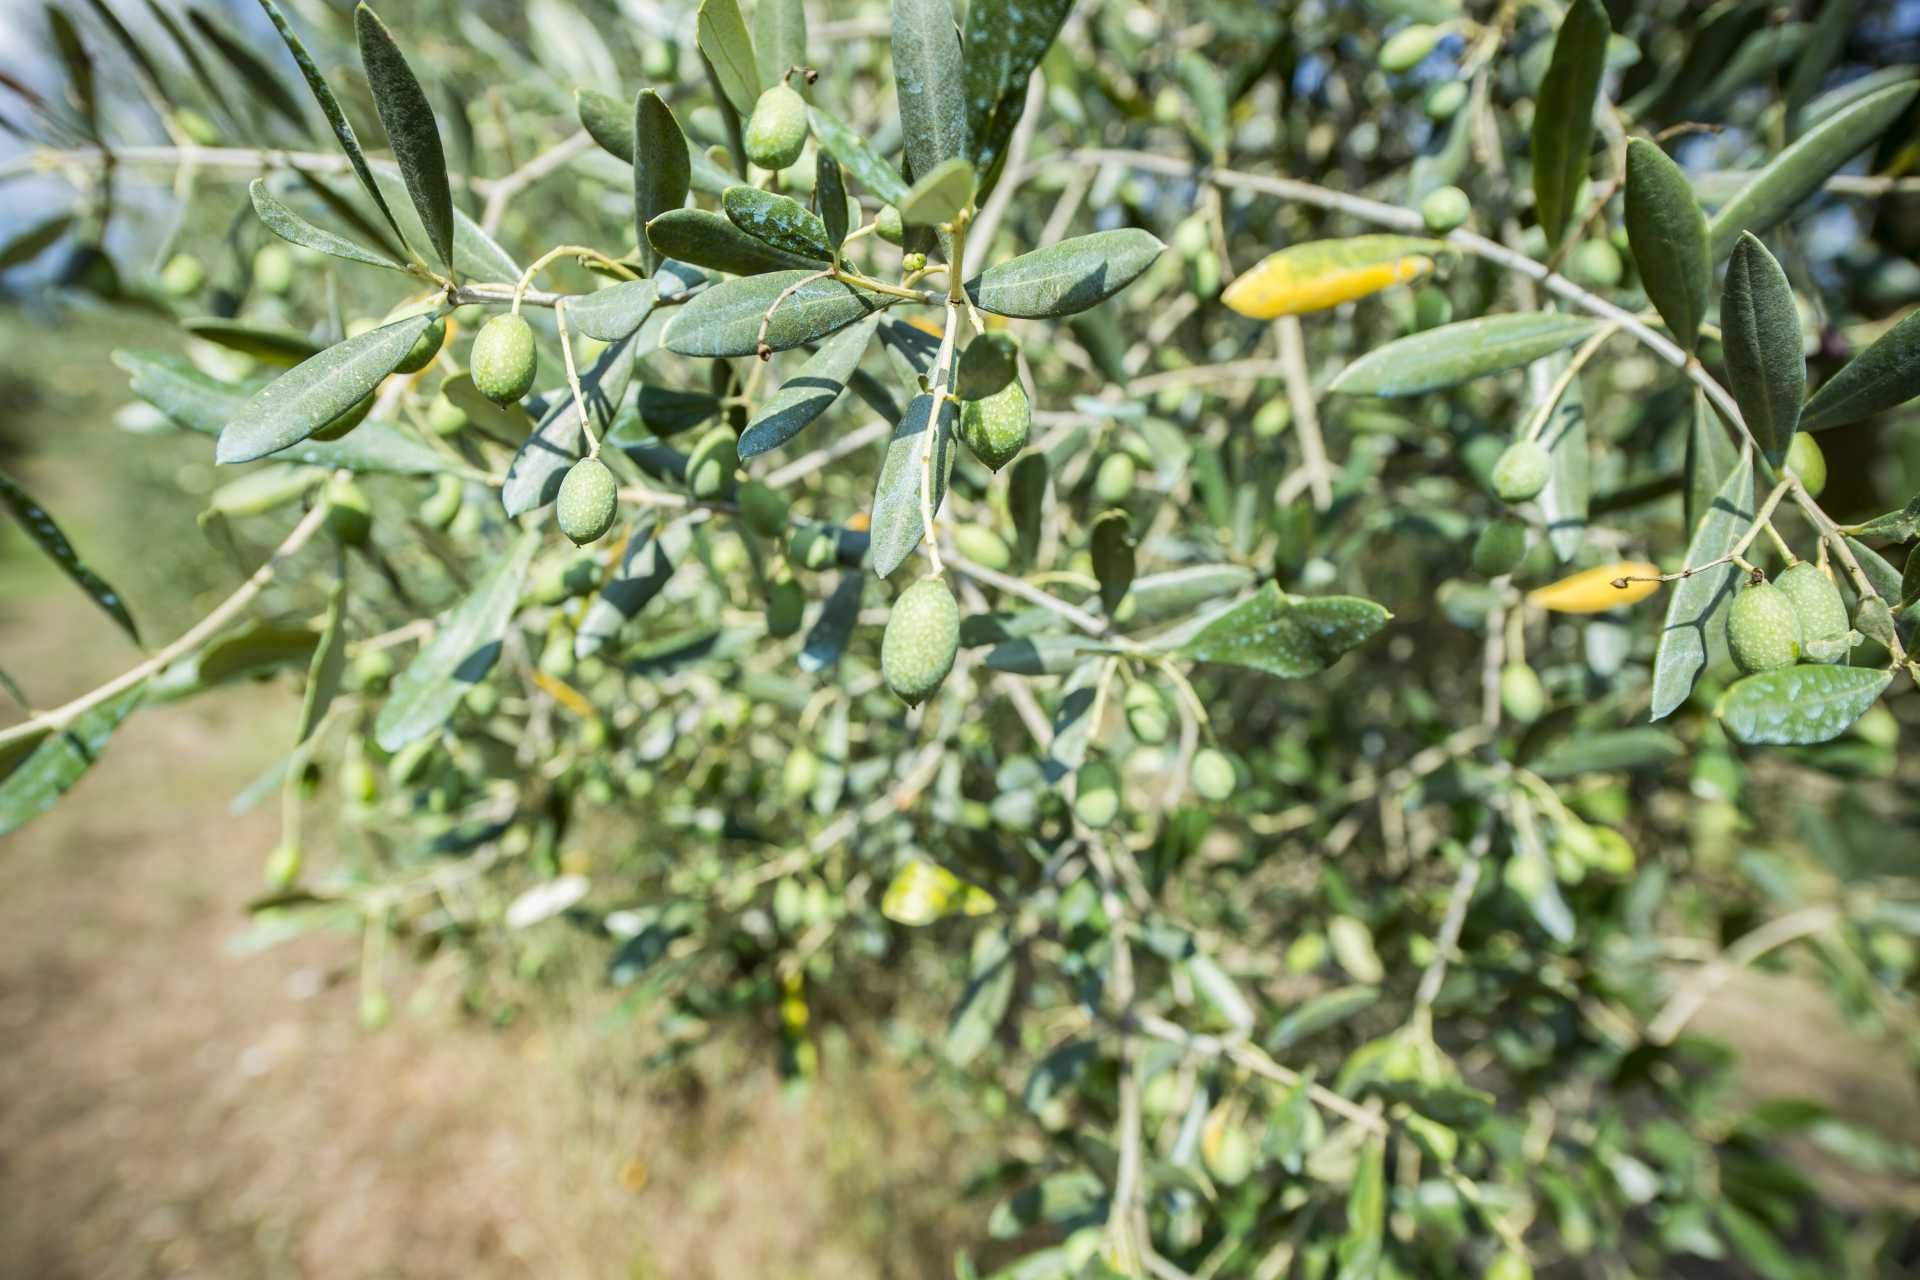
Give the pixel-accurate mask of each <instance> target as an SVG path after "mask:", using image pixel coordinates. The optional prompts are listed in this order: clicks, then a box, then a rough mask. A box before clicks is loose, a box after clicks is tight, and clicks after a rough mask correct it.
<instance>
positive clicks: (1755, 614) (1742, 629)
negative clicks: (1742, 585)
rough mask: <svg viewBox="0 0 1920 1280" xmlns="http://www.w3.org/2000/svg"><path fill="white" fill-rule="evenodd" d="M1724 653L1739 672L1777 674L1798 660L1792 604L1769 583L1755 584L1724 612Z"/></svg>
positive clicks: (1797, 628) (1797, 625)
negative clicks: (1725, 651)
mask: <svg viewBox="0 0 1920 1280" xmlns="http://www.w3.org/2000/svg"><path fill="white" fill-rule="evenodd" d="M1727 649H1728V651H1729V652H1731V653H1732V654H1733V660H1734V661H1735V662H1736V663H1738V664H1739V666H1740V669H1741V670H1742V671H1748V672H1756V671H1777V670H1779V669H1780V668H1781V667H1790V666H1792V665H1793V664H1794V662H1795V661H1797V660H1798V659H1799V657H1800V620H1799V618H1798V617H1797V616H1796V615H1795V613H1794V609H1793V600H1792V599H1791V598H1790V597H1789V596H1788V595H1787V594H1786V593H1785V592H1784V591H1782V590H1780V588H1778V587H1776V586H1774V585H1773V584H1772V583H1768V582H1759V583H1755V584H1754V585H1752V586H1750V587H1748V588H1747V589H1746V590H1744V591H1742V592H1741V593H1740V594H1739V595H1737V596H1735V597H1734V598H1733V603H1732V604H1731V605H1730V606H1728V608H1727Z"/></svg>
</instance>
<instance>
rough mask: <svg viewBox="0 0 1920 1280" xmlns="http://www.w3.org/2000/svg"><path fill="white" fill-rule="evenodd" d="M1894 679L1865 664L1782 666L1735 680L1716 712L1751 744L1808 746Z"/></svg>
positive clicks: (1842, 727) (1846, 722) (1857, 713)
mask: <svg viewBox="0 0 1920 1280" xmlns="http://www.w3.org/2000/svg"><path fill="white" fill-rule="evenodd" d="M1892 682H1893V673H1892V672H1891V671H1877V670H1874V669H1872V668H1868V667H1829V666H1821V665H1817V664H1802V665H1800V666H1796V667H1783V668H1782V669H1780V670H1778V671H1764V672H1761V673H1760V674H1759V675H1753V676H1747V677H1745V678H1744V679H1741V680H1737V681H1735V682H1734V683H1733V685H1732V686H1731V687H1730V688H1728V690H1727V692H1726V694H1725V695H1724V696H1723V697H1722V698H1721V699H1720V706H1719V708H1718V709H1717V710H1716V712H1715V714H1716V715H1718V716H1719V717H1720V722H1721V723H1722V724H1724V725H1725V726H1726V727H1727V732H1729V733H1731V734H1732V735H1733V736H1734V737H1735V738H1738V739H1739V740H1740V741H1741V742H1744V743H1746V744H1747V745H1749V746H1762V745H1793V746H1808V745H1811V744H1813V743H1816V742H1829V741H1832V740H1833V739H1834V738H1837V737H1839V736H1840V735H1841V734H1843V733H1845V732H1846V731H1847V729H1848V727H1849V726H1850V725H1852V724H1853V722H1854V721H1855V720H1858V719H1859V718H1860V717H1861V716H1863V715H1865V714H1866V711H1867V708H1869V707H1871V706H1872V705H1873V704H1874V703H1875V702H1877V701H1878V700H1879V698H1880V695H1881V694H1882V693H1885V692H1886V689H1887V686H1888V685H1889V684H1891V683H1892Z"/></svg>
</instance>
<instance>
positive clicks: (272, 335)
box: [180, 316, 321, 369]
mask: <svg viewBox="0 0 1920 1280" xmlns="http://www.w3.org/2000/svg"><path fill="white" fill-rule="evenodd" d="M180 327H181V328H182V329H184V330H186V331H187V332H188V333H190V334H192V335H193V336H194V337H196V338H198V339H200V340H201V341H202V342H211V343H213V344H214V345H215V346H220V347H225V348H226V349H227V350H229V351H238V352H239V353H240V354H242V355H245V356H251V357H252V358H253V359H255V360H258V361H260V362H261V363H262V364H271V365H278V366H280V367H281V368H283V369H284V368H291V367H292V366H294V365H296V364H299V363H300V362H301V361H302V360H305V359H307V358H308V357H310V356H314V355H318V354H319V353H320V350H321V348H320V344H318V343H316V342H315V341H314V340H313V339H311V338H309V337H307V335H306V334H304V333H295V332H293V331H292V330H290V329H269V328H266V327H265V326H263V325H253V324H246V323H244V322H242V321H239V320H227V319H224V318H222V317H220V316H193V317H190V318H188V319H185V320H182V321H181V322H180Z"/></svg>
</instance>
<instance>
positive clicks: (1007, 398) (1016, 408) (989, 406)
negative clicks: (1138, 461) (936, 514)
mask: <svg viewBox="0 0 1920 1280" xmlns="http://www.w3.org/2000/svg"><path fill="white" fill-rule="evenodd" d="M1032 429H1033V409H1032V407H1031V406H1030V405H1028V403H1027V392H1026V389H1025V388H1024V387H1022V386H1021V385H1020V380H1019V379H1018V378H1015V379H1014V380H1013V381H1011V382H1008V383H1007V384H1006V385H1005V386H1003V387H1001V388H1000V389H999V390H998V391H996V392H994V393H993V394H992V395H990V396H988V397H986V398H985V399H983V400H962V401H961V402H960V439H961V440H962V442H964V443H965V444H966V446H967V448H968V449H970V450H972V451H973V456H974V457H976V458H978V459H980V461H981V462H984V463H985V464H986V465H987V467H988V468H989V469H990V470H993V471H998V470H999V469H1000V468H1002V467H1004V466H1006V465H1007V464H1008V463H1009V462H1012V461H1013V460H1014V459H1015V458H1016V457H1018V456H1019V454H1020V451H1021V450H1022V449H1024V448H1026V447H1027V439H1028V436H1029V435H1030V434H1031V432H1032ZM1115 460H1125V461H1126V462H1127V463H1128V465H1129V467H1131V465H1132V459H1130V458H1127V457H1126V455H1125V454H1116V455H1114V457H1113V458H1109V459H1108V460H1107V461H1108V462H1113V461H1115ZM1100 474H1101V475H1102V476H1103V477H1104V476H1105V475H1106V468H1105V466H1104V465H1103V466H1102V467H1101V470H1100ZM1132 488H1133V477H1132V475H1131V474H1129V475H1128V477H1127V483H1126V485H1125V489H1126V490H1128V491H1131V490H1132ZM1123 496H1124V495H1123ZM1115 501H1117V499H1116V500H1115Z"/></svg>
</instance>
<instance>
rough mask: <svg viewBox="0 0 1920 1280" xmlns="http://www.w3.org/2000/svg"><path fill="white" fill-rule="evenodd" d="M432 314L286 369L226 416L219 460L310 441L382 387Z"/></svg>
mask: <svg viewBox="0 0 1920 1280" xmlns="http://www.w3.org/2000/svg"><path fill="white" fill-rule="evenodd" d="M433 319H434V317H433V315H432V314H431V313H424V312H423V313H422V314H420V315H414V316H408V317H407V318H406V319H404V320H396V321H394V322H393V323H392V324H386V325H381V326H380V327H379V328H377V329H370V330H368V331H367V332H366V333H363V334H361V335H360V336H359V337H356V338H348V339H346V340H345V341H343V342H339V343H336V344H335V345H333V346H331V347H328V348H327V349H326V350H325V351H322V352H321V353H320V354H318V355H316V356H313V357H311V358H309V359H307V360H304V361H302V362H301V363H300V364H298V365H296V366H294V367H293V368H292V369H289V370H288V371H287V372H286V373H283V374H281V375H280V376H279V377H278V378H275V379H274V380H273V381H272V382H270V383H268V384H267V385H266V386H265V387H263V388H261V390H260V391H259V392H257V393H255V395H254V396H253V397H252V398H251V399H249V400H248V401H247V402H246V403H245V404H244V405H242V406H241V407H240V409H239V411H238V412H237V413H235V414H234V416H233V417H232V418H231V419H229V420H228V421H227V423H226V424H225V426H224V427H223V428H222V429H221V432H220V443H219V446H218V447H217V449H216V450H215V455H214V456H215V459H216V460H217V461H220V462H251V461H253V460H254V459H255V458H264V457H266V456H267V455H268V454H270V453H276V452H278V451H280V450H282V449H285V448H286V447H287V446H289V445H293V444H298V443H299V442H300V441H302V440H305V439H306V438H307V437H308V436H310V435H312V434H313V433H314V432H315V431H317V430H318V429H319V428H321V427H323V426H325V425H326V424H327V423H329V422H332V421H333V420H334V419H335V418H337V417H339V416H340V415H341V414H343V413H345V412H346V411H347V410H348V409H351V408H352V407H353V406H354V405H355V404H356V403H358V402H359V400H360V399H361V397H363V396H365V395H366V394H367V393H368V392H370V391H372V390H373V389H374V388H375V387H377V386H379V385H380V381H381V379H383V378H385V377H386V376H387V375H388V374H389V373H392V372H393V370H394V368H395V367H396V366H397V365H398V364H399V363H400V362H401V361H402V360H403V359H405V358H406V355H407V352H409V351H411V350H412V349H413V344H414V343H415V342H416V341H417V340H418V339H419V337H420V335H421V334H422V333H425V332H426V330H427V326H428V325H430V324H431V323H433Z"/></svg>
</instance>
